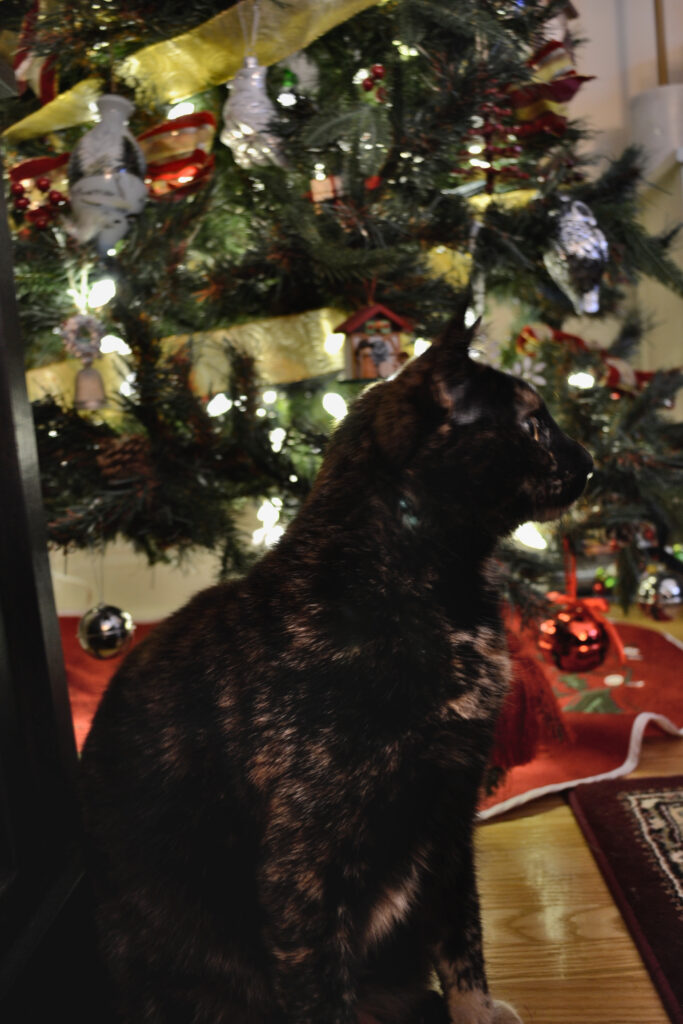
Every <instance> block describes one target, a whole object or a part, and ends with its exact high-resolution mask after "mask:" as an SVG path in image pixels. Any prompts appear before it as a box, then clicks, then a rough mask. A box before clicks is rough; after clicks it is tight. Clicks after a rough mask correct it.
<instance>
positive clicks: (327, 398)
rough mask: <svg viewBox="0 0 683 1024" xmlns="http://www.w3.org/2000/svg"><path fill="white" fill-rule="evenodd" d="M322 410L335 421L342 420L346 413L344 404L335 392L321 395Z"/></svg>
mask: <svg viewBox="0 0 683 1024" xmlns="http://www.w3.org/2000/svg"><path fill="white" fill-rule="evenodd" d="M322 401H323V409H324V410H325V412H326V413H328V414H329V415H330V416H332V417H333V419H335V420H343V419H344V417H345V416H346V413H347V412H348V407H347V405H346V402H345V401H344V399H343V398H342V396H341V395H340V394H338V393H337V392H336V391H328V392H327V394H325V395H323V400H322Z"/></svg>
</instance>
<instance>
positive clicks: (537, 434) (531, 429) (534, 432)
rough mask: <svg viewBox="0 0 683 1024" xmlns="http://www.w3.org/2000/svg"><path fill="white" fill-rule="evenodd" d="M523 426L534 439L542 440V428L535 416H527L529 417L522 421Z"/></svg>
mask: <svg viewBox="0 0 683 1024" xmlns="http://www.w3.org/2000/svg"><path fill="white" fill-rule="evenodd" d="M522 426H523V427H524V429H525V430H526V431H527V433H529V434H531V436H532V437H533V439H534V441H540V440H541V428H540V425H539V422H538V420H537V419H536V417H535V416H527V418H526V419H525V420H523V421H522Z"/></svg>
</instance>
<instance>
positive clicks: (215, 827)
mask: <svg viewBox="0 0 683 1024" xmlns="http://www.w3.org/2000/svg"><path fill="white" fill-rule="evenodd" d="M468 344H469V335H468V334H467V333H466V332H465V331H464V330H463V329H462V328H461V327H460V326H458V325H451V326H450V327H449V328H447V330H446V332H445V333H444V335H443V337H442V338H441V339H440V341H438V342H437V343H435V344H434V345H433V346H432V348H431V349H430V350H429V351H427V352H426V353H425V354H424V355H422V356H420V357H419V358H418V359H415V360H413V361H412V362H411V363H409V364H408V365H407V366H406V367H405V368H404V369H403V370H402V372H401V373H400V374H399V375H398V376H397V377H396V378H395V379H393V380H390V381H386V382H381V383H378V384H376V385H373V386H371V387H370V388H369V389H368V390H367V391H366V392H365V393H364V394H363V395H362V396H361V398H360V399H359V400H358V401H357V403H356V404H355V406H354V407H353V409H352V410H351V411H350V413H349V415H348V416H347V417H346V419H345V420H344V421H343V422H342V424H341V425H340V426H339V427H338V429H337V431H336V432H335V434H334V437H333V439H332V441H331V443H330V446H329V451H328V452H327V455H326V458H325V461H324V463H323V466H322V469H321V471H320V474H319V476H318V479H317V481H316V484H315V486H314V488H313V491H312V493H311V495H310V497H309V499H308V501H307V502H306V504H305V505H304V507H303V509H302V510H301V512H300V514H299V515H298V517H297V519H296V520H295V521H294V523H293V524H292V525H291V526H290V528H289V530H288V531H287V533H286V534H285V536H284V537H283V538H282V540H281V541H280V543H279V544H278V545H277V547H276V548H274V549H273V550H272V551H271V552H269V553H268V554H267V555H266V556H265V557H264V558H263V559H262V561H261V562H260V563H259V564H258V565H257V566H256V567H255V568H254V569H253V571H252V572H251V573H250V574H249V575H248V576H247V577H246V578H245V579H243V580H241V581H238V582H231V583H228V584H225V585H220V586H216V587H213V588H211V589H208V590H206V591H203V592H202V593H200V594H198V595H197V596H196V597H195V598H194V599H193V600H191V601H190V602H189V604H187V605H186V607H184V608H183V609H181V610H180V611H178V612H177V613H175V614H174V615H172V616H171V617H170V618H169V619H167V620H166V621H165V622H164V623H162V624H161V625H160V626H159V627H158V628H157V629H156V630H155V631H153V632H152V633H151V634H150V635H149V636H148V637H147V638H146V639H145V640H144V641H143V642H142V643H140V645H139V646H137V647H136V648H134V649H133V651H132V652H131V653H130V655H129V656H128V657H127V658H126V660H125V662H124V663H123V665H122V667H121V668H120V669H119V671H118V673H117V674H116V676H115V678H114V679H113V681H112V683H111V685H110V688H109V690H108V691H107V693H106V695H105V697H104V699H103V701H102V704H101V706H100V708H99V710H98V712H97V715H96V717H95V721H94V724H93V727H92V731H91V732H90V735H89V737H88V740H87V742H86V745H85V750H84V753H83V759H82V766H83V798H84V810H85V818H86V826H87V832H88V836H89V844H90V866H91V874H92V878H93V882H94V886H95V891H96V896H97V901H98V904H99V920H100V927H101V932H102V947H103V952H104V956H105V959H106V962H107V965H108V968H109V972H110V974H111V977H112V979H113V981H114V986H115V989H116V992H117V999H118V1006H119V1013H120V1019H121V1020H122V1021H124V1022H125V1024H138V1022H143V1021H144V1022H149V1024H161V1022H163V1024H228V1022H229V1024H356V1022H363V1024H368V1022H370V1021H377V1022H381V1024H419V1022H423V1024H428V1022H429V1024H436V1022H442V1024H447V1022H450V1024H494V1022H495V1024H513V1022H518V1021H519V1018H518V1017H517V1015H516V1013H515V1012H514V1011H513V1010H512V1009H511V1008H509V1007H507V1006H506V1005H505V1004H503V1003H497V1002H494V1001H493V1000H492V999H491V998H490V997H489V995H488V989H487V984H486V976H485V972H484V964H483V958H482V946H481V931H480V922H479V909H478V899H477V889H476V881H475V870H474V865H473V857H472V829H473V819H474V816H475V809H476V804H477V795H478V791H479V788H480V783H481V779H482V774H483V772H484V769H485V766H486V763H487V757H488V754H489V750H490V747H491V743H492V736H493V730H494V723H495V720H496V715H497V712H498V710H499V708H500V705H501V702H502V700H503V697H504V694H505V691H506V686H507V673H508V667H507V657H506V643H505V637H504V632H503V628H502V625H501V621H500V617H499V611H498V602H497V598H496V587H495V582H494V579H493V577H492V574H491V569H490V566H489V556H490V554H491V551H492V549H493V547H494V544H495V542H496V540H497V539H498V538H499V537H501V536H502V535H504V534H506V533H508V532H509V531H510V530H511V529H513V528H514V527H515V526H517V525H518V524H519V523H521V522H523V521H525V520H528V519H548V518H552V517H553V516H557V515H559V514H560V513H561V512H562V511H563V509H565V508H566V507H567V506H568V505H569V504H570V503H571V502H572V501H574V499H575V498H576V497H577V496H578V495H579V494H580V493H581V491H582V489H583V487H584V484H585V481H586V478H587V474H588V473H589V471H590V469H591V459H590V456H589V455H588V454H587V453H586V452H585V451H584V449H583V448H581V446H580V445H578V444H577V443H576V442H574V441H572V440H570V439H569V438H568V437H567V436H566V435H565V434H563V433H562V432H561V431H560V429H559V428H558V426H557V425H556V423H555V422H554V421H553V419H552V418H551V416H550V415H549V413H548V412H547V410H546V408H545V406H544V404H543V402H542V400H541V398H540V397H539V395H538V394H537V393H536V391H534V389H533V388H531V387H529V386H528V385H526V384H525V383H523V382H522V381H520V380H517V379H515V378H513V377H510V376H508V375H507V374H504V373H501V372H499V371H496V370H494V369H492V368H490V367H487V366H484V365H482V364H480V363H477V362H473V361H472V360H471V359H470V358H469V356H468V352H467V348H468ZM435 975H436V977H438V983H439V984H438V992H437V991H436V990H435V989H434V984H435V982H434V976H435Z"/></svg>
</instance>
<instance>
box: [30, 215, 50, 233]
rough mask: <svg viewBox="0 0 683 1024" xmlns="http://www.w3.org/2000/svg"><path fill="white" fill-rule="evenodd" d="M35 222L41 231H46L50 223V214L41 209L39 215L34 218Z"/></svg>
mask: <svg viewBox="0 0 683 1024" xmlns="http://www.w3.org/2000/svg"><path fill="white" fill-rule="evenodd" d="M33 223H34V224H35V226H36V227H37V228H38V230H39V231H44V230H45V228H46V227H47V226H48V224H49V223H50V217H49V214H47V213H43V212H42V211H41V212H40V214H39V216H37V217H35V218H34V220H33Z"/></svg>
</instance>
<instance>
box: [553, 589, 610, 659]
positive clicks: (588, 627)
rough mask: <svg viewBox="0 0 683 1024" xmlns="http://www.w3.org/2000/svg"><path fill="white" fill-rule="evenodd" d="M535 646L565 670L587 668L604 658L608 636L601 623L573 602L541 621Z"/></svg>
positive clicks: (581, 606)
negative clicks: (571, 604)
mask: <svg viewBox="0 0 683 1024" xmlns="http://www.w3.org/2000/svg"><path fill="white" fill-rule="evenodd" d="M538 646H539V648H540V649H541V651H542V652H543V654H544V655H545V656H546V657H547V658H548V660H550V661H553V662H554V663H555V664H556V665H557V667H558V668H561V669H563V671H565V672H591V671H592V670H593V669H594V668H597V667H598V665H601V664H602V662H603V661H604V659H605V655H606V654H607V649H608V647H609V637H608V636H607V630H606V629H605V627H604V626H603V625H602V623H601V622H598V620H597V619H596V618H595V616H594V615H592V614H591V612H590V611H589V610H588V609H587V608H586V607H585V606H584V605H582V604H576V605H574V606H573V607H571V608H567V609H565V610H563V611H561V612H558V614H557V615H556V616H555V618H554V619H546V620H545V622H542V623H541V626H540V634H539V638H538Z"/></svg>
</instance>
